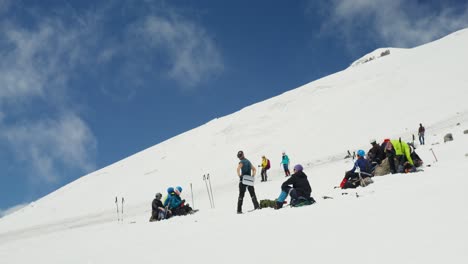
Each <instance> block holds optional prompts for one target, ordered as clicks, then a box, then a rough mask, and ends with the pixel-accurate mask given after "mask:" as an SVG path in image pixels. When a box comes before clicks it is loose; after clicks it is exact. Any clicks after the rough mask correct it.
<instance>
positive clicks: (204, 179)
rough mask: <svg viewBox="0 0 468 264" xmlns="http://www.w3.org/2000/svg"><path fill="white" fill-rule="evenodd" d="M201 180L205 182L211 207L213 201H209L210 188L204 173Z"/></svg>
mask: <svg viewBox="0 0 468 264" xmlns="http://www.w3.org/2000/svg"><path fill="white" fill-rule="evenodd" d="M203 181H204V182H205V185H206V192H207V193H208V198H209V199H210V206H211V208H213V202H211V196H210V190H209V189H208V182H207V181H206V175H205V174H203Z"/></svg>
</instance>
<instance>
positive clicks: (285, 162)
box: [280, 151, 291, 177]
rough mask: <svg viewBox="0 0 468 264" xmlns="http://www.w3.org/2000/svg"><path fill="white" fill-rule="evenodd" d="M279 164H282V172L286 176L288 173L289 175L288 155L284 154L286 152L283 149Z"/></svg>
mask: <svg viewBox="0 0 468 264" xmlns="http://www.w3.org/2000/svg"><path fill="white" fill-rule="evenodd" d="M280 164H283V169H284V174H285V176H286V177H288V176H289V175H291V173H290V172H289V157H288V155H286V152H284V151H283V155H282V156H281V163H280Z"/></svg>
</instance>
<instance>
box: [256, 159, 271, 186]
mask: <svg viewBox="0 0 468 264" xmlns="http://www.w3.org/2000/svg"><path fill="white" fill-rule="evenodd" d="M260 166H261V167H262V171H261V175H262V182H266V181H267V179H268V176H267V170H269V169H270V160H269V159H267V158H266V157H265V155H263V156H262V165H260ZM260 166H259V167H260Z"/></svg>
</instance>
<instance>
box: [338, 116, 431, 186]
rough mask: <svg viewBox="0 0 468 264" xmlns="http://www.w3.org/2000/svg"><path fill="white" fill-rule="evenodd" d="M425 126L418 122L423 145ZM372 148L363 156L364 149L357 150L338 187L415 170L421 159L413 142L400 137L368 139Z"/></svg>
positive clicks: (366, 182)
mask: <svg viewBox="0 0 468 264" xmlns="http://www.w3.org/2000/svg"><path fill="white" fill-rule="evenodd" d="M424 132H425V128H424V127H423V126H422V124H419V129H418V135H419V143H420V144H421V145H424ZM370 144H371V145H372V148H371V149H369V151H368V153H367V159H366V157H365V154H366V153H365V152H364V150H358V151H357V153H356V157H357V159H356V161H355V162H354V166H353V168H352V169H351V170H350V171H347V172H346V173H345V176H344V178H343V180H342V181H341V183H340V186H339V187H340V188H342V189H347V188H356V187H358V186H363V187H364V186H366V185H368V184H370V183H372V182H373V181H372V179H371V178H372V177H374V176H382V175H386V174H389V173H391V174H394V173H410V172H416V168H417V167H420V166H422V164H423V161H422V159H421V158H420V157H419V155H418V154H416V152H415V147H414V143H407V142H404V141H402V140H401V138H400V139H397V140H396V139H394V140H391V139H385V140H384V141H383V142H382V144H378V143H377V141H376V140H375V139H371V140H370Z"/></svg>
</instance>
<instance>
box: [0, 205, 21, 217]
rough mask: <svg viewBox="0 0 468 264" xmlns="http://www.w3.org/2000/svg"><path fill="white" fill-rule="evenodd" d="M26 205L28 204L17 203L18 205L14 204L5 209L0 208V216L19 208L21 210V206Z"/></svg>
mask: <svg viewBox="0 0 468 264" xmlns="http://www.w3.org/2000/svg"><path fill="white" fill-rule="evenodd" d="M27 205H28V204H18V205H15V206H13V207H10V208H7V209H5V210H2V209H0V218H2V217H4V216H6V215H9V214H12V213H14V212H16V211H19V210H21V209H22V208H24V207H25V206H27Z"/></svg>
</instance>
